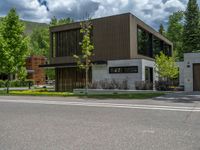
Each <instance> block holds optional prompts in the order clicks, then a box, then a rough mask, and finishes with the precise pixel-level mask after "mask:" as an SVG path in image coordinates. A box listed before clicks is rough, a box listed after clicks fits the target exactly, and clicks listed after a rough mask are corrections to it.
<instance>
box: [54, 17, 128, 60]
mask: <svg viewBox="0 0 200 150" xmlns="http://www.w3.org/2000/svg"><path fill="white" fill-rule="evenodd" d="M129 23H130V22H129V15H119V16H114V17H108V18H103V19H97V20H96V19H95V20H93V21H92V24H93V32H92V34H93V38H92V40H93V41H94V46H95V50H94V54H95V55H94V58H93V60H108V59H109V60H116V59H130V36H129V31H130V30H129V27H130V25H129ZM66 26H68V25H66ZM69 26H71V25H69ZM63 27H64V26H63ZM74 27H76V28H73V29H70V30H64V28H63V30H60V31H56V32H53V33H55V34H56V57H68V58H59V59H60V62H65V60H66V62H71V60H72V59H71V58H72V57H73V54H80V53H81V50H80V45H79V43H80V42H81V39H82V37H81V35H80V31H79V30H80V28H77V24H74ZM75 31H76V33H75ZM60 34H62V35H63V36H60ZM70 39H73V40H70ZM63 41H64V42H63ZM73 41H74V42H73ZM69 57H71V58H69ZM67 59H68V60H67ZM51 60H52V61H51V63H56V62H55V60H56V58H55V59H54V58H53V59H51Z"/></svg>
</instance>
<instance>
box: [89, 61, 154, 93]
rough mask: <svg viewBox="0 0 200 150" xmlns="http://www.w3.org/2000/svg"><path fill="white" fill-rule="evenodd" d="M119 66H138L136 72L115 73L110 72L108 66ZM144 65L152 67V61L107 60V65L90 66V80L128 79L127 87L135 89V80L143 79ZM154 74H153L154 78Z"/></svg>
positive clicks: (120, 80)
mask: <svg viewBox="0 0 200 150" xmlns="http://www.w3.org/2000/svg"><path fill="white" fill-rule="evenodd" d="M120 66H138V73H117V74H115V73H114V74H110V73H109V67H120ZM145 66H148V67H152V68H154V61H149V60H144V59H131V60H112V61H108V63H107V65H94V66H93V68H92V81H93V82H95V81H101V80H105V79H107V80H110V81H111V80H112V79H114V80H116V81H119V82H122V81H124V80H128V87H129V89H135V82H136V81H144V80H145ZM155 79H156V76H155V74H154V80H155Z"/></svg>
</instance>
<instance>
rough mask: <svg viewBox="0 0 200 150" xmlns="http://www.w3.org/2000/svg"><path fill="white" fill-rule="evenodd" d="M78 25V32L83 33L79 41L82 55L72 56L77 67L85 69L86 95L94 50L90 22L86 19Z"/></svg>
mask: <svg viewBox="0 0 200 150" xmlns="http://www.w3.org/2000/svg"><path fill="white" fill-rule="evenodd" d="M80 25H81V30H80V33H81V34H83V40H82V42H81V43H80V45H81V51H82V55H81V56H77V55H74V58H75V60H76V62H77V65H78V67H79V68H80V69H85V78H86V79H85V89H86V91H85V94H86V95H87V94H88V85H89V81H88V78H89V77H88V76H89V75H88V71H89V68H90V67H91V65H92V61H91V58H92V56H93V50H94V45H93V43H92V42H91V30H92V23H91V21H90V20H87V21H85V22H82V23H81V24H80Z"/></svg>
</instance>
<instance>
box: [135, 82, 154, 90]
mask: <svg viewBox="0 0 200 150" xmlns="http://www.w3.org/2000/svg"><path fill="white" fill-rule="evenodd" d="M135 89H136V90H153V83H152V82H148V81H136V82H135Z"/></svg>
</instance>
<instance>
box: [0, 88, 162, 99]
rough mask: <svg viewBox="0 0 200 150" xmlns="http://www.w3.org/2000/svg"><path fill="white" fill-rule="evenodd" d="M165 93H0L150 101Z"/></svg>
mask: <svg viewBox="0 0 200 150" xmlns="http://www.w3.org/2000/svg"><path fill="white" fill-rule="evenodd" d="M164 94H165V93H163V92H144V93H142V92H140V93H137V92H135V93H126V94H117V93H115V94H89V95H84V94H74V93H72V92H53V91H47V90H23V91H14V90H13V91H10V93H9V94H6V91H0V95H5V96H56V97H80V98H96V99H148V98H153V97H158V96H162V95H164Z"/></svg>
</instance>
